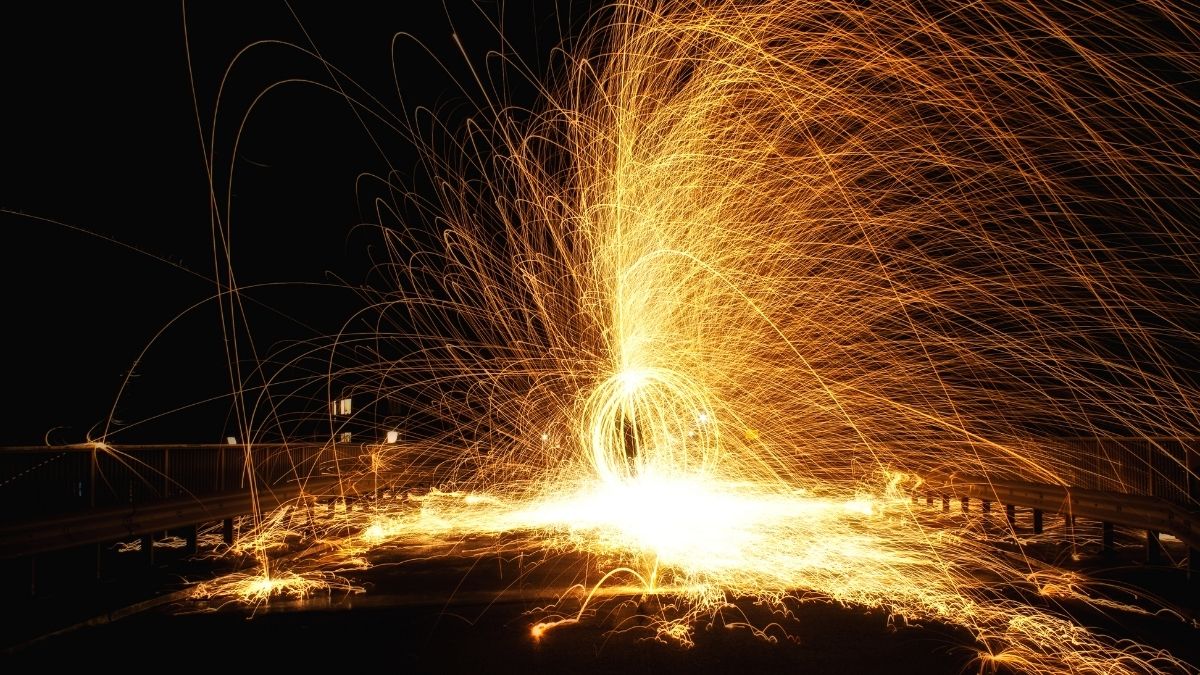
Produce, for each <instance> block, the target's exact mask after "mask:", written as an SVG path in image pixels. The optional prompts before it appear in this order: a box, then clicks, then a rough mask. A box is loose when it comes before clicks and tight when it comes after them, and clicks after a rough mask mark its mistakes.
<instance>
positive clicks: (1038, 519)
mask: <svg viewBox="0 0 1200 675" xmlns="http://www.w3.org/2000/svg"><path fill="white" fill-rule="evenodd" d="M1033 533H1034V534H1041V533H1042V510H1041V509H1034V510H1033Z"/></svg>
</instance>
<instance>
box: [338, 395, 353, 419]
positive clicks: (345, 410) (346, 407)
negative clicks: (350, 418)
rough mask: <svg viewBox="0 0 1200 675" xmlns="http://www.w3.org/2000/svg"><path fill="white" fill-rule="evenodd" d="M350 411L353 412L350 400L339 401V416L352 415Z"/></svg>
mask: <svg viewBox="0 0 1200 675" xmlns="http://www.w3.org/2000/svg"><path fill="white" fill-rule="evenodd" d="M350 411H351V405H350V399H348V398H343V399H341V400H339V401H338V404H337V414H339V415H349V414H350Z"/></svg>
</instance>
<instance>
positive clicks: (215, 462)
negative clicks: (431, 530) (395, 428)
mask: <svg viewBox="0 0 1200 675" xmlns="http://www.w3.org/2000/svg"><path fill="white" fill-rule="evenodd" d="M365 453H366V450H365V449H364V447H362V446H357V445H353V446H351V445H337V446H334V445H330V444H316V443H295V444H249V445H241V444H239V445H226V444H205V445H122V446H105V445H99V444H80V445H68V446H54V447H47V446H26V447H10V448H0V523H4V522H12V521H27V520H31V519H37V518H41V517H46V516H51V515H55V514H63V513H75V512H79V511H82V510H85V509H102V508H106V507H117V506H130V505H139V506H140V505H145V504H150V503H154V502H158V501H166V500H171V499H174V498H185V497H190V498H202V497H205V496H207V495H213V494H220V493H225V492H233V491H236V490H239V489H246V488H247V486H248V482H247V479H248V477H249V476H251V475H253V476H254V478H255V481H256V483H257V484H258V485H259V486H268V487H273V486H280V487H282V486H285V485H287V484H288V483H294V482H297V481H303V480H305V479H307V478H308V477H310V476H318V475H320V474H321V473H322V472H330V471H332V469H333V468H334V467H336V468H338V469H343V470H344V469H347V468H358V467H359V465H360V459H361V457H362V456H363V455H364V454H365Z"/></svg>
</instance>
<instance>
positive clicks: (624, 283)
mask: <svg viewBox="0 0 1200 675" xmlns="http://www.w3.org/2000/svg"><path fill="white" fill-rule="evenodd" d="M1196 20H1197V17H1196V16H1195V15H1194V12H1193V10H1191V9H1189V8H1187V7H1185V6H1183V5H1182V4H1180V5H1178V6H1177V5H1175V4H1173V3H1151V4H1146V5H1139V6H1126V5H1121V6H1116V5H1114V6H1107V5H1105V6H1102V7H1101V6H1096V7H1094V8H1093V7H1092V6H1090V5H1089V6H1086V7H1085V6H1081V5H1074V4H1069V5H1064V6H1063V7H1061V8H1053V9H1048V8H1045V7H1043V6H1042V3H1033V2H1028V3H1026V2H1019V1H1016V0H1013V1H1008V2H987V3H972V4H968V5H965V6H960V5H955V6H953V7H949V8H944V9H935V8H930V7H927V6H926V5H925V4H923V3H908V2H896V3H888V4H887V6H886V7H885V6H881V5H880V4H877V3H857V4H856V3H841V2H816V1H809V0H793V1H787V2H769V1H768V2H761V3H754V4H733V3H701V2H686V1H679V2H675V1H670V2H629V3H619V4H616V5H614V6H612V7H609V8H607V9H606V10H605V11H603V12H600V13H598V14H597V15H596V18H595V19H594V21H593V23H592V24H591V25H590V26H589V28H588V30H587V31H585V33H584V37H583V38H582V39H580V40H579V41H578V42H577V43H575V44H574V45H573V46H572V47H570V48H569V49H566V50H565V51H564V52H563V53H562V55H561V58H560V62H559V69H558V71H557V72H558V74H559V76H560V77H559V78H558V82H559V84H557V85H549V84H547V85H545V86H544V87H543V95H544V100H545V103H544V106H543V107H542V108H541V109H539V110H537V111H534V112H536V114H534V115H517V114H512V113H511V111H508V110H507V109H505V108H504V107H503V106H501V105H500V104H499V103H494V104H488V105H485V106H484V109H483V110H481V111H480V112H481V117H483V118H486V119H489V120H491V123H490V124H489V126H487V127H485V128H481V127H479V126H477V121H476V125H475V126H470V127H469V128H468V129H467V130H466V131H465V132H464V133H463V135H462V136H461V137H459V138H458V139H457V142H458V144H459V145H458V146H457V147H459V148H460V149H462V150H463V151H464V152H465V153H466V159H465V160H463V161H462V163H457V164H456V163H455V162H456V161H457V160H454V159H451V158H448V157H446V156H444V155H442V154H439V152H438V151H437V147H436V144H435V143H434V142H433V141H432V140H426V141H424V142H425V143H427V145H425V146H424V147H425V148H426V150H427V152H426V156H427V160H426V161H427V168H428V170H429V171H430V173H431V175H432V176H433V177H434V178H436V179H437V180H436V181H435V183H436V185H437V189H438V193H437V197H436V199H435V200H433V201H422V200H415V199H414V200H412V202H411V203H408V204H406V205H404V207H403V208H402V207H401V206H400V205H398V204H397V203H395V202H388V201H387V200H380V202H378V209H379V210H378V213H377V215H378V220H379V221H380V223H381V224H382V225H383V226H384V228H385V233H386V235H387V243H388V253H389V255H388V258H389V260H388V262H387V264H384V265H381V266H380V268H379V269H378V270H377V272H378V273H379V274H380V275H381V276H382V277H384V278H386V279H387V281H388V284H387V286H388V289H387V290H383V291H380V292H379V294H378V295H377V296H376V297H373V303H372V304H371V306H370V307H369V308H368V310H367V311H366V313H367V314H369V315H371V316H373V317H375V318H374V323H375V325H376V326H377V327H378V330H376V331H372V332H369V333H361V334H360V333H355V332H353V331H349V330H348V331H347V332H346V333H344V334H342V335H339V336H338V339H337V344H336V345H335V347H334V349H333V351H334V352H336V353H346V352H350V351H353V353H354V354H355V355H356V356H355V357H354V358H355V359H357V361H356V362H355V363H354V364H352V365H349V366H347V367H346V368H344V369H341V368H340V366H337V363H339V361H338V360H337V358H331V360H330V367H331V368H332V369H333V370H335V371H338V373H339V374H345V373H348V372H353V373H356V374H358V375H362V374H364V373H365V374H367V375H369V376H370V377H371V378H372V379H373V380H374V381H375V382H376V383H377V384H376V391H377V392H379V396H380V398H381V399H382V398H386V399H389V400H392V401H398V402H401V403H402V404H404V405H405V406H407V407H409V408H410V409H413V410H419V411H421V412H420V414H419V415H414V416H413V418H412V419H410V420H400V421H399V422H397V423H396V425H397V426H406V427H408V428H410V429H415V430H419V431H420V433H422V434H423V435H425V436H428V437H429V438H430V440H429V441H428V442H427V443H425V444H423V445H421V446H420V447H421V448H423V449H422V450H420V451H417V450H414V451H412V452H409V453H407V454H404V455H403V456H399V455H398V456H397V457H395V458H391V459H389V460H386V461H383V462H382V464H383V465H384V468H385V470H389V471H393V472H405V471H411V472H413V473H414V475H415V474H416V472H417V470H416V469H415V468H412V467H415V466H432V465H435V464H436V466H437V469H436V482H437V483H438V484H439V485H442V486H443V487H444V490H432V491H429V492H428V493H424V494H420V493H413V494H410V495H409V497H408V499H407V500H403V504H399V505H396V506H393V507H388V508H385V509H383V510H381V511H377V512H374V513H369V514H368V513H363V512H359V513H358V514H357V515H355V514H342V515H341V516H340V517H339V518H337V519H335V520H336V525H334V524H330V525H329V526H328V528H327V529H324V530H321V528H317V529H318V530H320V531H319V532H318V537H317V539H318V540H320V541H321V542H323V544H324V545H327V546H328V545H332V546H333V547H334V548H335V550H336V552H335V553H334V554H329V555H327V556H326V558H325V559H326V560H327V561H328V564H329V565H330V566H334V567H335V568H337V566H338V565H342V566H344V564H345V561H346V560H349V559H355V560H362V556H363V555H364V551H369V550H370V549H371V548H372V547H376V546H380V545H387V544H394V543H395V542H398V541H418V540H420V541H440V542H454V541H458V540H462V539H463V538H465V537H468V536H472V535H477V534H486V533H492V534H496V533H504V534H506V535H507V536H508V537H509V542H510V543H509V544H507V545H506V546H508V547H510V548H511V549H513V550H517V549H520V550H531V551H532V550H537V551H542V552H547V553H548V554H552V553H554V552H566V551H584V552H588V553H592V554H595V555H596V556H597V560H599V561H600V565H601V566H602V570H600V571H601V572H605V571H606V572H607V574H605V575H604V576H603V577H602V578H603V581H602V582H601V583H599V584H583V583H582V582H581V586H580V593H579V594H578V597H576V596H575V595H572V596H571V597H569V598H568V597H564V599H563V603H562V606H561V607H560V608H559V609H558V610H553V611H550V612H548V615H547V616H545V617H541V618H538V619H537V620H536V621H535V623H534V625H533V627H532V629H531V630H532V633H533V635H534V636H535V637H537V639H553V637H554V635H553V632H554V631H553V629H554V628H555V627H557V626H561V625H563V624H564V623H571V622H576V621H586V620H587V619H588V617H589V616H592V612H594V611H595V606H596V605H597V604H598V603H603V602H605V601H606V600H605V596H604V594H603V593H602V592H601V591H603V590H604V588H605V587H606V586H611V587H626V586H629V587H632V588H635V589H637V590H638V592H641V593H646V594H660V595H662V596H664V597H669V598H671V599H672V600H673V602H672V604H671V605H670V606H671V608H672V609H671V610H670V611H667V610H662V611H661V612H659V613H658V614H657V615H655V616H654V617H652V618H653V619H654V620H653V621H652V622H651V623H650V624H649V625H650V628H648V629H647V630H649V631H650V633H651V635H652V636H654V637H658V638H660V639H670V640H676V641H681V642H684V643H687V642H689V641H690V639H691V631H692V630H693V627H694V625H695V624H696V622H698V621H700V620H702V619H703V618H704V617H707V616H711V615H713V614H714V613H715V612H719V611H721V610H722V608H724V607H728V606H729V604H730V602H731V599H732V598H738V597H755V598H761V599H763V600H767V601H774V602H777V603H781V602H782V601H783V599H785V598H798V597H800V596H801V595H809V594H811V595H812V596H819V597H823V598H829V599H833V600H836V601H839V602H844V603H850V604H854V605H861V606H869V607H885V608H887V609H888V610H889V611H890V612H891V613H893V614H894V615H896V616H902V617H905V618H907V619H910V620H917V621H920V620H937V621H943V622H948V623H952V624H955V625H960V626H964V627H966V628H968V629H970V630H971V631H973V632H974V634H975V635H976V636H977V638H978V640H979V643H980V644H981V645H982V646H983V648H982V653H981V655H980V666H981V668H985V667H991V666H994V665H998V664H1004V665H1005V666H1007V667H1011V668H1014V669H1017V670H1023V671H1028V672H1047V673H1049V672H1098V673H1118V672H1145V671H1151V672H1155V671H1171V670H1188V669H1189V666H1187V665H1186V664H1184V663H1182V662H1180V661H1178V660H1177V659H1175V658H1174V657H1172V656H1170V655H1168V654H1165V653H1162V652H1160V651H1157V650H1155V649H1154V648H1152V647H1150V646H1145V645H1138V644H1130V643H1127V642H1120V641H1117V640H1114V639H1110V638H1108V637H1105V636H1103V635H1099V634H1097V633H1095V632H1093V631H1090V630H1088V629H1087V628H1085V627H1083V626H1080V625H1078V624H1076V623H1074V622H1073V621H1072V620H1070V619H1069V618H1068V617H1067V615H1066V614H1064V613H1062V612H1060V611H1058V610H1057V609H1056V606H1055V603H1054V598H1055V597H1064V596H1065V597H1071V598H1075V599H1083V600H1087V599H1088V595H1087V591H1086V582H1082V585H1080V584H1079V583H1077V581H1078V580H1075V579H1069V578H1068V577H1069V576H1070V575H1069V574H1068V573H1066V572H1058V571H1055V570H1053V569H1052V568H1046V567H1044V566H1040V565H1039V564H1038V563H1036V562H1034V561H1032V560H1030V559H1026V558H1022V557H1017V558H1016V559H1010V558H1005V557H1002V556H999V555H997V554H996V552H995V549H994V548H993V547H991V546H990V545H988V544H987V543H985V542H983V541H981V540H980V539H979V538H978V537H976V536H975V535H974V534H973V533H972V532H970V531H967V530H955V529H946V528H943V527H940V526H933V527H931V526H930V525H929V523H928V522H927V521H922V520H921V519H920V518H919V517H918V516H917V515H916V514H914V513H913V512H912V511H911V507H910V505H909V503H908V501H907V499H906V495H907V492H906V490H907V489H910V488H911V487H913V485H914V484H915V482H916V481H918V480H919V478H916V477H915V476H920V475H927V474H929V473H932V472H939V471H952V470H963V471H969V472H972V473H977V474H983V475H990V476H994V477H997V478H998V477H1005V476H1019V477H1022V478H1025V479H1029V480H1035V481H1041V482H1051V483H1065V482H1066V480H1067V479H1066V476H1067V475H1068V473H1069V470H1070V468H1071V462H1072V459H1071V458H1070V457H1065V456H1059V455H1056V454H1055V453H1054V451H1053V450H1052V449H1051V448H1052V447H1053V446H1050V445H1046V444H1042V443H1039V442H1038V439H1039V438H1043V437H1046V436H1051V435H1058V436H1061V435H1072V434H1074V435H1090V436H1097V435H1106V434H1109V435H1112V434H1116V435H1137V436H1147V437H1165V436H1173V437H1195V436H1200V428H1198V427H1200V424H1198V421H1200V420H1198V418H1197V415H1196V408H1195V404H1196V403H1195V402H1196V401H1197V400H1200V397H1198V396H1197V393H1198V392H1197V388H1196V383H1195V378H1194V372H1195V371H1194V369H1193V366H1190V365H1188V363H1190V362H1189V361H1188V360H1187V359H1188V358H1190V357H1188V356H1187V354H1188V353H1189V352H1190V351H1191V350H1195V349H1196V348H1197V346H1198V345H1197V342H1198V340H1197V338H1198V335H1197V333H1196V330H1195V327H1194V317H1195V316H1196V313H1197V311H1200V307H1198V306H1197V304H1198V303H1197V299H1196V298H1197V297H1198V296H1197V294H1196V293H1195V292H1194V291H1196V290H1197V289H1198V288H1200V284H1197V280H1198V279H1200V270H1198V268H1197V260H1198V258H1197V255H1198V254H1197V251H1200V247H1198V243H1200V242H1198V241H1197V236H1196V231H1195V228H1194V225H1193V224H1192V221H1193V220H1194V217H1195V215H1196V214H1195V206H1194V204H1195V195H1196V187H1195V186H1196V184H1197V182H1196V179H1197V166H1198V163H1197V150H1198V143H1197V129H1198V128H1200V124H1198V122H1200V120H1198V119H1197V110H1198V108H1197V106H1196V105H1195V104H1196V101H1195V99H1194V98H1193V96H1192V94H1191V93H1189V91H1188V89H1187V86H1186V85H1187V84H1188V83H1189V82H1191V81H1192V80H1194V78H1195V77H1196V73H1197V72H1200V56H1198V54H1200V50H1198V49H1196V46H1197V42H1198V40H1197V38H1198V37H1200V36H1198V35H1197V33H1196V31H1195V26H1196V24H1197V21H1196ZM487 100H489V101H497V100H501V99H498V98H489V99H487ZM413 139H414V140H416V141H418V142H422V141H421V139H420V138H419V137H418V136H417V135H416V134H415V132H414V136H413ZM418 231H423V232H428V231H434V232H437V233H438V237H437V239H436V244H431V243H430V242H431V239H430V237H428V236H421V235H417V236H414V235H413V233H414V232H418ZM1190 322H1192V323H1190ZM348 325H349V324H348ZM364 353H365V354H369V355H370V357H369V358H364V357H363V356H362V355H363V354H364ZM248 426H249V424H248ZM464 448H465V449H464ZM914 448H916V449H917V450H914ZM376 469H378V467H376ZM1194 478H1195V477H1193V479H1194ZM450 486H453V487H450ZM264 523H266V525H265V526H264V528H263V529H264V531H263V532H261V533H260V535H259V536H260V537H269V536H271V534H270V530H271V528H279V527H283V526H282V525H280V524H279V523H278V522H277V521H275V520H272V519H265V520H264ZM347 527H349V528H350V530H349V531H351V532H352V534H350V535H345V534H338V533H344V532H345V531H347V530H346V528H347ZM273 531H275V532H276V533H277V532H278V531H279V530H278V529H276V530H273ZM1047 536H1061V535H1060V534H1051V535H1047ZM256 541H261V539H256ZM260 548H261V547H260ZM980 569H986V570H988V573H989V575H991V576H992V577H994V578H995V579H998V581H989V582H987V583H984V582H982V581H980V580H979V577H978V574H977V572H978V570H980ZM595 571H596V570H592V572H595ZM585 577H586V578H590V579H593V580H594V579H595V578H596V575H595V574H591V575H590V576H587V575H585V574H584V570H581V571H580V574H579V579H580V580H582V579H584V578H585ZM239 584H241V585H240V586H239ZM246 584H252V585H251V586H249V587H247V586H246ZM253 584H258V585H256V586H255V585H253ZM623 585H624V586H623ZM228 588H230V589H234V591H235V592H236V589H237V588H250V589H251V590H250V591H247V592H248V593H250V594H251V595H253V594H255V593H257V594H258V596H260V595H261V594H262V588H263V585H262V584H261V580H256V579H253V578H251V579H249V580H247V579H240V580H236V583H233V582H231V584H230V586H229V587H228ZM254 589H257V590H254ZM227 590H228V589H227ZM205 592H213V588H212V586H207V587H206V588H205ZM258 596H255V597H256V598H257V597H258ZM1017 596H1020V597H1025V598H1026V599H1024V600H1017V599H1014V597H1017ZM1096 602H1098V603H1099V602H1101V601H1100V600H1096ZM568 605H570V607H571V609H567V608H566V607H567V606H568Z"/></svg>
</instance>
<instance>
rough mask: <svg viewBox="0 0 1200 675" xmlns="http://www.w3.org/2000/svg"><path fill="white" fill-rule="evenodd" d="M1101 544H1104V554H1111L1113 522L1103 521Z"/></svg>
mask: <svg viewBox="0 0 1200 675" xmlns="http://www.w3.org/2000/svg"><path fill="white" fill-rule="evenodd" d="M1103 545H1104V553H1105V555H1108V554H1111V553H1112V552H1113V548H1114V547H1113V524H1112V523H1104V539H1103Z"/></svg>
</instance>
